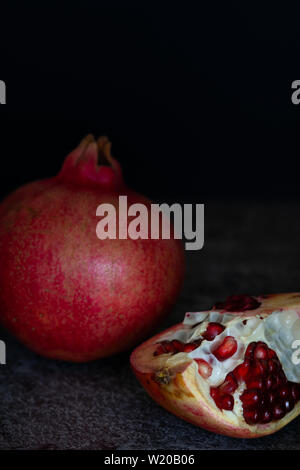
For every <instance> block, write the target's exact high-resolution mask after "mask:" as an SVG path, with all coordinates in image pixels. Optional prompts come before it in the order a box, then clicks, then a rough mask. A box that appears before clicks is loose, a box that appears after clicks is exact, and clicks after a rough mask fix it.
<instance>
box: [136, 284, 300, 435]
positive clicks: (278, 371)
mask: <svg viewBox="0 0 300 470" xmlns="http://www.w3.org/2000/svg"><path fill="white" fill-rule="evenodd" d="M255 300H256V299H255ZM259 300H261V305H260V307H259V311H258V312H256V311H253V312H250V313H247V312H246V310H242V311H243V313H242V314H241V315H238V314H237V312H235V313H236V314H234V315H228V314H226V316H224V321H223V320H222V319H221V320H219V318H220V315H222V313H221V314H220V313H216V311H215V310H212V311H211V312H209V313H207V312H206V311H205V312H196V314H195V316H191V317H190V318H188V321H187V322H185V323H184V325H180V324H179V325H176V326H175V327H174V333H175V332H176V336H175V337H176V338H179V339H181V336H180V331H181V330H183V334H182V338H185V341H187V342H186V343H185V344H183V343H182V342H181V343H180V342H179V344H178V343H177V342H176V341H174V340H172V339H171V340H170V341H169V343H171V345H168V344H167V345H166V344H165V337H166V336H167V335H166V334H164V333H163V334H161V335H159V336H157V337H155V338H153V339H151V340H149V341H147V342H146V343H144V345H142V346H140V347H139V348H137V350H136V351H135V352H134V353H133V355H132V365H133V368H134V370H135V372H136V374H137V376H138V378H139V380H140V381H141V383H142V384H143V385H144V387H145V388H146V389H147V390H148V391H149V393H150V395H151V396H152V397H154V398H155V400H156V401H157V402H158V403H160V404H161V405H162V406H164V407H165V408H167V409H168V410H170V411H172V412H174V413H175V414H176V415H178V416H180V417H182V418H184V419H186V420H187V421H189V422H192V423H194V424H197V425H199V426H202V427H204V428H206V429H208V430H212V431H215V432H218V433H222V434H227V435H230V436H235V437H246V438H249V437H259V436H263V435H267V434H271V433H273V432H275V431H277V430H278V429H280V428H281V427H283V426H284V425H286V424H287V423H288V422H290V421H291V420H292V419H294V418H295V417H296V416H297V415H298V414H299V413H300V384H299V383H294V382H293V381H291V377H292V376H294V377H296V378H297V377H298V376H297V373H296V372H294V370H295V368H294V369H293V370H291V371H289V369H288V367H287V364H286V363H283V365H281V363H280V360H279V357H281V354H279V353H280V352H281V349H280V347H279V346H278V345H277V344H276V342H275V341H272V340H271V339H270V334H271V335H273V334H274V335H275V334H277V335H279V333H284V331H283V329H284V328H286V329H288V328H290V327H289V325H290V324H291V323H289V322H290V321H291V318H292V317H293V315H294V317H296V318H295V320H294V321H298V319H299V318H300V293H297V294H282V295H276V296H268V297H263V296H260V297H259ZM248 306H249V305H248ZM244 307H245V305H244ZM229 308H230V306H229ZM247 308H248V307H247ZM291 311H293V312H295V313H292V314H291ZM281 312H282V315H284V314H286V315H287V316H288V317H287V318H286V319H285V318H284V319H281V318H280V317H278V316H279V315H280V314H281ZM224 313H225V312H224ZM273 314H274V315H276V316H277V320H276V322H275V321H273V320H272V318H270V316H271V315H273ZM216 318H218V321H219V323H217V322H213V321H210V320H214V319H216ZM268 319H270V321H268ZM287 319H288V320H289V322H288V321H287ZM274 320H275V318H274ZM193 321H194V323H193ZM202 322H205V328H203V329H202V330H200V331H204V330H205V331H204V333H202V335H199V338H198V339H197V341H200V342H199V343H198V344H197V345H198V346H199V350H198V351H195V352H194V354H190V355H186V354H182V355H180V356H178V357H177V358H176V356H175V355H176V354H177V352H178V351H179V352H180V350H181V351H182V350H183V351H187V352H191V351H192V350H194V349H195V344H194V343H195V340H191V339H190V341H188V339H186V338H194V337H195V331H199V330H198V329H196V330H195V327H196V328H198V325H201V323H202ZM219 325H221V326H219ZM258 325H259V328H257V326H258ZM189 328H190V333H189ZM227 328H228V330H227ZM170 331H171V330H169V331H168V336H167V337H168V338H170V337H171V334H170ZM226 331H228V333H227V335H226ZM273 331H275V332H274V333H273ZM252 332H253V333H252ZM290 333H291V332H288V334H290ZM220 334H221V337H220V338H218V335H220ZM260 334H261V336H260ZM253 338H255V341H253V340H252V339H253ZM203 340H205V341H203ZM177 341H178V340H177ZM201 341H202V342H201ZM269 342H270V344H271V345H272V346H274V349H272V348H270V347H269V345H268V343H269ZM243 343H244V344H243ZM157 348H160V349H159V351H166V349H169V350H172V351H173V352H169V353H167V354H166V353H165V356H166V357H164V356H163V357H162V358H161V360H160V361H154V360H153V351H155V350H156V349H157ZM277 350H278V356H277V352H276V351H277ZM174 351H175V352H174ZM176 351H177V352H176ZM173 356H175V357H173ZM181 358H182V360H181ZM226 359H228V360H226ZM152 360H153V366H152V362H151V361H152ZM164 361H166V363H165V362H164ZM164 364H165V365H164ZM195 364H197V372H195V370H196V368H195ZM195 373H196V374H199V375H200V377H201V378H202V379H201V381H199V380H197V379H196V378H197V377H195ZM195 379H196V380H195ZM299 382H300V376H299ZM231 412H232V413H231Z"/></svg>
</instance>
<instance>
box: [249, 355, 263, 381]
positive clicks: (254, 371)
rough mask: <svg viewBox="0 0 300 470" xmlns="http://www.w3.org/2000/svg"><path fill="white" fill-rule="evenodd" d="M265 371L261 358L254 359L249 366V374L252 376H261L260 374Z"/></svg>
mask: <svg viewBox="0 0 300 470" xmlns="http://www.w3.org/2000/svg"><path fill="white" fill-rule="evenodd" d="M265 372H266V368H265V365H264V363H263V362H262V361H261V360H259V359H256V360H255V361H254V363H253V366H252V368H251V375H252V376H253V377H261V376H262V375H264V374H265Z"/></svg>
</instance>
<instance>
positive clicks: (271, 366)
mask: <svg viewBox="0 0 300 470" xmlns="http://www.w3.org/2000/svg"><path fill="white" fill-rule="evenodd" d="M278 369H279V366H278V362H277V361H276V360H274V359H269V360H268V370H269V372H270V373H271V374H273V373H274V372H277V370H278Z"/></svg>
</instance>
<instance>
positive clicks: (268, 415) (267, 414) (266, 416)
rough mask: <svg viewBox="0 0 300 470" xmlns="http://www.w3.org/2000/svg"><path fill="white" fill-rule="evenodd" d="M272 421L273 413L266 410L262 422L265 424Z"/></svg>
mask: <svg viewBox="0 0 300 470" xmlns="http://www.w3.org/2000/svg"><path fill="white" fill-rule="evenodd" d="M270 421H272V413H271V411H269V410H265V411H264V412H263V414H262V417H261V422H262V423H264V424H267V423H270Z"/></svg>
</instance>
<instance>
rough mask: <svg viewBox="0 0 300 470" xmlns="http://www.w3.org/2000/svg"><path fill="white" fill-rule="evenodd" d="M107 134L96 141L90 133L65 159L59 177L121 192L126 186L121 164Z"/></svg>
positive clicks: (67, 180)
mask: <svg viewBox="0 0 300 470" xmlns="http://www.w3.org/2000/svg"><path fill="white" fill-rule="evenodd" d="M110 150H111V142H110V141H109V139H108V138H107V137H106V136H101V137H99V138H98V140H97V141H96V140H95V138H94V136H93V135H92V134H88V135H87V136H86V137H85V138H84V139H83V140H82V141H81V142H80V144H79V145H78V146H77V148H76V149H75V150H73V151H72V152H71V153H70V154H69V155H68V156H67V157H66V159H65V161H64V164H63V166H62V169H61V171H60V172H59V174H58V175H57V179H58V180H59V181H63V182H69V183H73V184H76V185H87V184H88V185H89V186H91V185H95V186H97V187H99V186H100V187H101V189H102V190H104V191H105V190H109V191H112V190H114V191H116V192H120V191H121V189H122V188H123V189H124V187H125V185H124V183H123V178H122V170H121V166H120V164H119V163H118V162H117V160H116V159H115V158H113V157H112V155H111V151H110Z"/></svg>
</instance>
